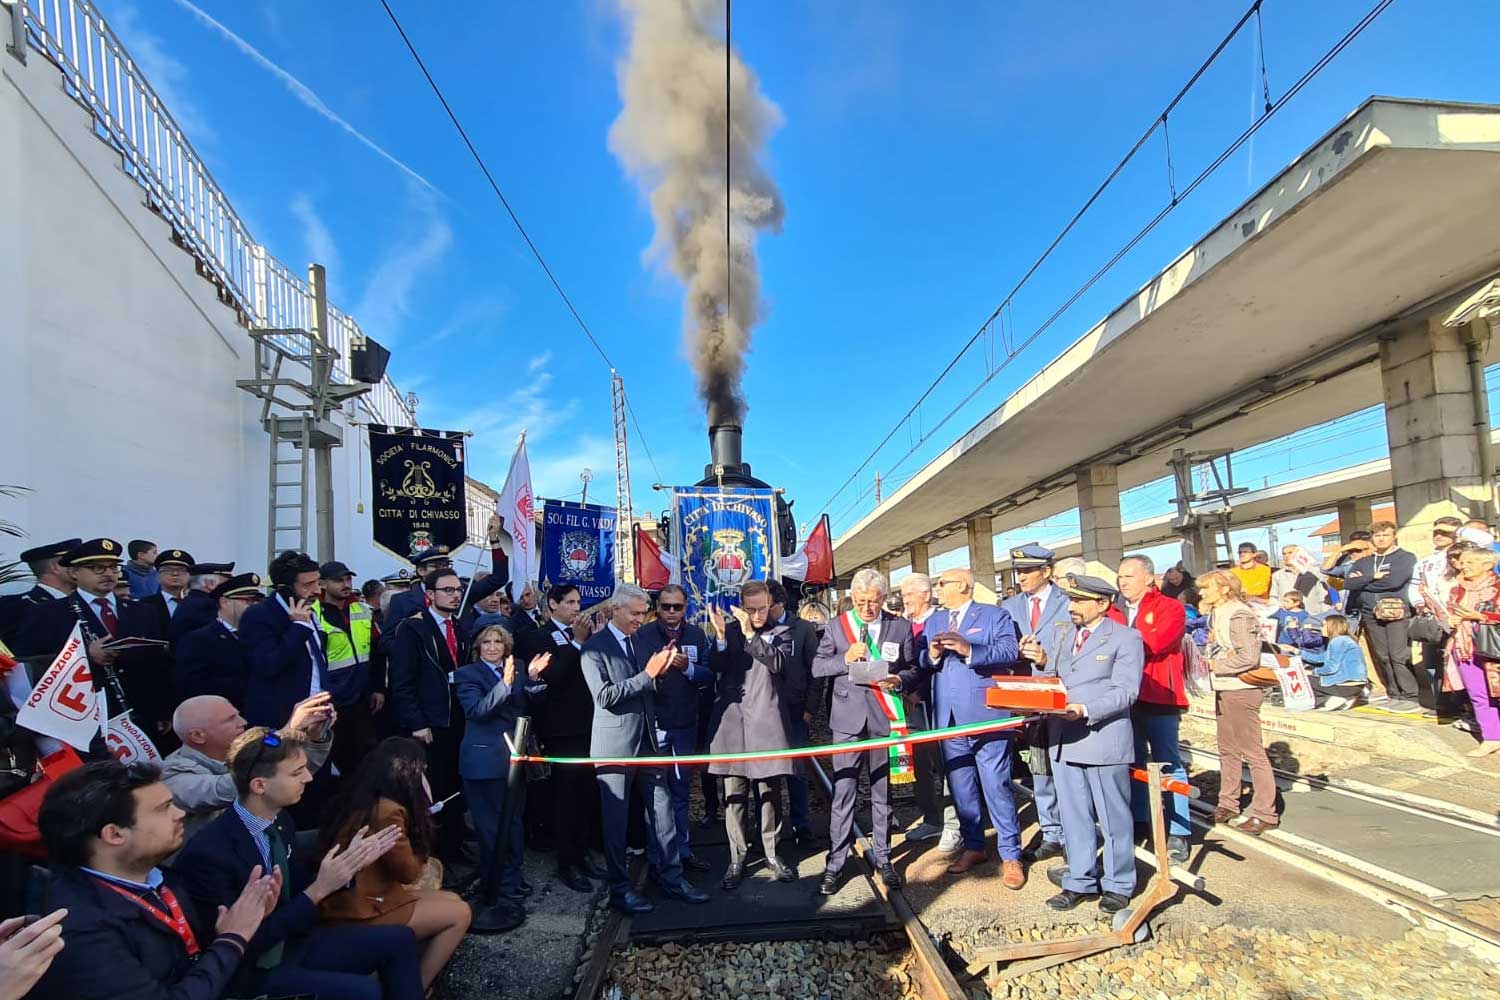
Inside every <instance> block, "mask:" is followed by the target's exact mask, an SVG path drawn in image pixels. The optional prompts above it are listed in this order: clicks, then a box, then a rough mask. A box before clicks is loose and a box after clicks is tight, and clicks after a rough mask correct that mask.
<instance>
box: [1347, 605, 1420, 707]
mask: <svg viewBox="0 0 1500 1000" xmlns="http://www.w3.org/2000/svg"><path fill="white" fill-rule="evenodd" d="M1364 625H1365V635H1366V636H1367V637H1368V638H1369V640H1370V656H1371V658H1372V659H1374V661H1375V673H1376V675H1377V676H1379V678H1380V683H1381V684H1382V685H1384V686H1385V690H1386V694H1388V695H1390V696H1391V697H1392V698H1401V699H1403V700H1406V701H1413V700H1416V699H1417V698H1418V697H1420V695H1419V694H1418V692H1419V691H1420V692H1421V694H1422V695H1426V699H1425V700H1426V702H1427V703H1428V704H1431V699H1432V682H1431V681H1429V680H1428V679H1427V677H1426V672H1425V671H1422V670H1418V669H1414V668H1413V667H1412V662H1411V640H1410V639H1408V638H1407V629H1409V628H1410V627H1411V620H1410V619H1409V618H1402V619H1400V620H1399V621H1393V622H1383V621H1380V620H1379V619H1377V618H1376V617H1375V615H1374V613H1373V612H1372V613H1370V614H1367V615H1365V616H1364Z"/></svg>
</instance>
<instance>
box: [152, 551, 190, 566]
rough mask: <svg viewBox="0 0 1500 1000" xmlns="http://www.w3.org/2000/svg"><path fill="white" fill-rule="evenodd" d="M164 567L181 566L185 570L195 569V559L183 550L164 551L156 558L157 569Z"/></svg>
mask: <svg viewBox="0 0 1500 1000" xmlns="http://www.w3.org/2000/svg"><path fill="white" fill-rule="evenodd" d="M163 566H181V567H182V568H183V569H186V570H191V569H192V568H193V557H192V556H190V555H188V554H187V553H186V552H184V551H182V550H181V549H162V550H161V552H159V553H157V556H156V568H157V569H161V568H162V567H163Z"/></svg>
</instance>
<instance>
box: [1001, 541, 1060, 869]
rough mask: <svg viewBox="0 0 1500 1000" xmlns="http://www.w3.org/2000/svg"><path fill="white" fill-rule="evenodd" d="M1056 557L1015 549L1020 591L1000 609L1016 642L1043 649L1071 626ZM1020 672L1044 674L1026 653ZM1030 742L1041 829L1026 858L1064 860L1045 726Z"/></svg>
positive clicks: (1032, 727) (1034, 729) (1031, 731)
mask: <svg viewBox="0 0 1500 1000" xmlns="http://www.w3.org/2000/svg"><path fill="white" fill-rule="evenodd" d="M1055 555H1056V553H1054V552H1053V551H1052V550H1051V549H1048V548H1044V547H1043V546H1041V545H1035V544H1033V545H1022V546H1019V547H1017V548H1014V549H1011V550H1010V565H1011V567H1012V568H1013V569H1014V570H1015V571H1016V584H1017V586H1018V587H1020V590H1021V592H1020V593H1019V594H1016V595H1015V596H1014V597H1007V598H1006V599H1005V601H1004V602H1003V603H1001V605H1000V606H1001V607H1002V608H1004V609H1005V610H1006V611H1007V612H1009V613H1010V619H1011V621H1013V622H1015V623H1016V632H1017V635H1016V638H1017V639H1018V640H1020V639H1025V638H1026V637H1027V636H1032V637H1034V638H1036V639H1037V640H1038V641H1039V642H1041V644H1042V648H1044V649H1045V648H1046V647H1047V646H1048V644H1049V643H1050V641H1051V639H1052V636H1054V635H1055V634H1056V633H1057V632H1058V630H1059V629H1071V628H1072V627H1073V623H1072V621H1071V620H1070V619H1069V618H1068V597H1067V595H1066V594H1064V593H1063V592H1062V590H1060V589H1059V588H1058V587H1057V586H1055V585H1054V584H1053V582H1052V560H1053V558H1054V557H1055ZM1016 672H1017V673H1028V672H1030V673H1042V672H1043V671H1042V668H1040V667H1036V666H1035V665H1034V664H1033V663H1032V662H1031V661H1030V660H1026V659H1025V654H1024V653H1023V654H1022V662H1021V663H1020V664H1019V665H1018V669H1017V671H1016ZM1027 741H1028V742H1029V743H1030V744H1031V750H1032V752H1031V754H1030V755H1029V756H1028V758H1027V763H1028V764H1029V765H1030V767H1031V794H1032V799H1033V800H1034V801H1035V803H1036V822H1037V826H1038V827H1039V828H1040V829H1041V834H1042V842H1041V843H1040V844H1039V845H1037V847H1036V849H1035V850H1033V851H1028V852H1026V855H1025V856H1026V860H1027V861H1028V862H1036V861H1046V860H1047V859H1049V858H1057V857H1061V856H1062V853H1063V831H1062V817H1061V815H1060V814H1059V813H1058V809H1057V788H1056V787H1055V786H1054V785H1053V781H1052V772H1051V771H1050V770H1049V769H1048V767H1047V739H1046V729H1045V726H1044V725H1043V724H1042V723H1041V722H1037V723H1031V724H1028V726H1027Z"/></svg>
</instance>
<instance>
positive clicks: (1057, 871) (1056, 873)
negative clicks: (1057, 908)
mask: <svg viewBox="0 0 1500 1000" xmlns="http://www.w3.org/2000/svg"><path fill="white" fill-rule="evenodd" d="M1067 876H1068V866H1067V865H1053V866H1052V867H1051V868H1048V869H1047V881H1048V882H1051V883H1052V884H1053V885H1055V886H1057V887H1058V888H1059V889H1061V888H1062V884H1063V879H1065V878H1067Z"/></svg>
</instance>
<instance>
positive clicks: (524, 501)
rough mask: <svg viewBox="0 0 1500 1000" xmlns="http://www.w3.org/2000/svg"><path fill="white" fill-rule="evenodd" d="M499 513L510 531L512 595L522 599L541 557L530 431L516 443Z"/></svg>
mask: <svg viewBox="0 0 1500 1000" xmlns="http://www.w3.org/2000/svg"><path fill="white" fill-rule="evenodd" d="M497 513H499V515H500V516H501V517H502V518H504V519H505V528H506V530H507V531H509V532H510V541H511V547H510V596H511V599H512V600H519V599H520V597H521V591H522V590H523V589H524V588H525V586H526V584H528V583H531V582H532V581H534V580H535V579H536V574H537V568H538V566H539V564H540V562H541V560H540V559H539V558H538V556H537V551H536V507H535V503H534V501H533V499H532V494H531V463H530V462H529V461H527V459H526V432H525V431H522V432H521V440H520V441H518V442H517V443H516V453H515V454H514V455H512V456H511V459H510V473H509V474H508V475H507V476H506V477H505V486H504V488H503V489H501V490H500V502H499V505H498V507H497Z"/></svg>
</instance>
